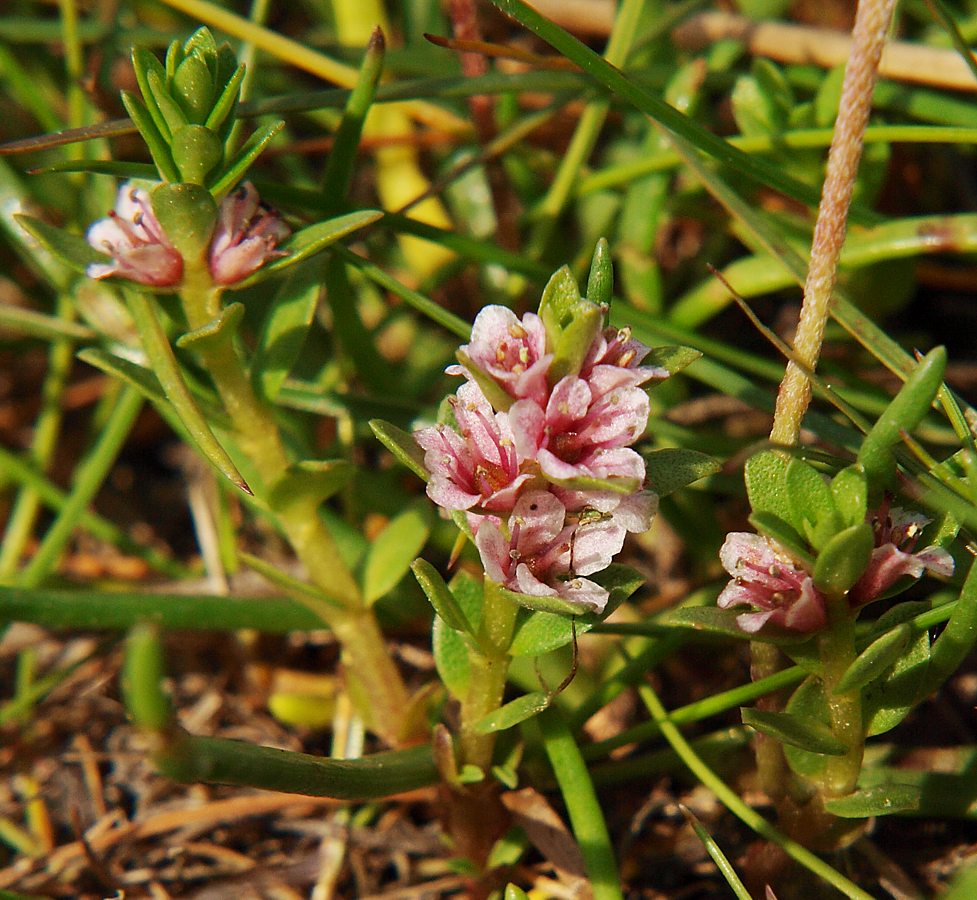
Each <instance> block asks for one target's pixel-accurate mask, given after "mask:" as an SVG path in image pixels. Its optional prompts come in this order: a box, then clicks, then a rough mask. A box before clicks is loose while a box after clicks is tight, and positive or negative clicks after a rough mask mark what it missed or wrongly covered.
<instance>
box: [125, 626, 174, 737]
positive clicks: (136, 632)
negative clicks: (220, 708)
mask: <svg viewBox="0 0 977 900" xmlns="http://www.w3.org/2000/svg"><path fill="white" fill-rule="evenodd" d="M165 674H166V673H165V669H164V664H163V643H162V641H161V640H160V636H159V630H158V629H157V628H156V627H155V626H151V625H137V626H136V627H135V628H133V630H132V631H131V632H130V634H129V640H128V641H127V642H126V655H125V662H124V664H123V670H122V692H123V695H124V696H125V704H126V710H127V711H128V713H129V716H130V717H131V718H132V721H133V722H135V723H136V725H137V726H138V727H139V728H142V729H145V730H146V731H154V732H162V731H164V730H165V729H166V728H167V727H168V726H169V725H170V723H171V721H172V719H173V709H172V707H171V705H170V700H169V697H168V696H167V695H166V694H165V693H164V692H163V677H164V675H165Z"/></svg>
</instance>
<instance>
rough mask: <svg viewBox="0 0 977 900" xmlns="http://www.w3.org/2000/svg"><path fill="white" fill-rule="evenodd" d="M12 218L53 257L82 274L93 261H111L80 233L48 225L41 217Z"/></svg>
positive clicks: (23, 216)
mask: <svg viewBox="0 0 977 900" xmlns="http://www.w3.org/2000/svg"><path fill="white" fill-rule="evenodd" d="M14 218H15V219H16V220H17V221H18V222H19V223H20V225H21V226H22V227H23V228H24V230H25V231H27V232H29V233H30V235H31V236H32V237H33V238H35V239H36V240H37V241H38V243H40V244H41V245H42V246H43V247H45V248H46V249H47V250H50V251H51V253H52V254H53V255H54V256H55V257H57V258H58V259H59V260H61V262H63V263H64V264H65V265H66V266H68V267H69V268H71V269H73V270H74V271H75V272H80V273H81V274H83V275H84V274H85V271H86V270H87V268H88V267H89V266H90V265H92V264H93V263H108V262H111V261H112V257H110V256H106V255H105V254H104V253H99V252H98V251H97V250H96V249H95V248H94V247H92V246H91V244H89V243H88V241H86V240H85V239H84V238H83V237H81V236H80V235H77V234H72V233H71V232H70V231H63V230H62V229H60V228H55V226H54V225H49V224H48V223H47V222H45V221H43V220H42V219H35V218H34V217H33V216H25V215H23V214H19V215H15V216H14Z"/></svg>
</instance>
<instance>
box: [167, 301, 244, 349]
mask: <svg viewBox="0 0 977 900" xmlns="http://www.w3.org/2000/svg"><path fill="white" fill-rule="evenodd" d="M243 318H244V304H243V303H229V304H228V305H227V306H225V307H224V308H223V309H222V310H221V311H220V314H219V315H218V316H217V318H215V319H213V320H211V321H210V322H208V323H207V324H206V325H201V326H200V327H199V328H195V329H194V330H193V331H188V332H187V333H186V334H181V335H180V336H179V337H178V338H177V339H176V341H175V344H176V346H177V347H179V348H180V349H181V350H194V351H202V350H207V348H209V347H215V346H217V345H218V344H223V343H224V342H225V341H229V340H231V339H232V338H233V337H234V335H235V334H237V330H238V328H239V327H240V325H241V320H242V319H243Z"/></svg>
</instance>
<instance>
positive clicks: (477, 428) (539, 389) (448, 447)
mask: <svg viewBox="0 0 977 900" xmlns="http://www.w3.org/2000/svg"><path fill="white" fill-rule="evenodd" d="M549 346H552V341H551V340H548V335H547V332H546V328H545V326H544V323H543V320H542V319H541V318H540V316H537V315H535V314H533V313H527V314H526V315H525V316H523V318H522V319H519V318H517V317H516V316H515V314H514V313H512V312H511V311H510V310H509V309H506V308H505V307H501V306H489V307H486V308H485V309H483V310H482V311H481V312H480V313H479V315H478V316H477V318H476V319H475V322H474V325H473V327H472V336H471V341H470V343H468V344H466V345H465V346H463V347H461V348H460V351H459V359H461V360H462V362H463V365H460V366H452V367H451V368H449V369H448V371H449V372H450V373H452V374H457V375H464V376H465V378H466V382H465V383H464V384H463V385H462V386H461V387H460V388H459V389H458V391H457V393H456V394H455V396H453V397H451V398H450V404H451V409H452V412H453V416H454V423H453V425H454V427H452V426H449V425H448V424H441V425H438V426H435V427H431V428H424V429H421V430H420V431H418V432H416V433H415V440H416V441H417V443H418V444H419V445H420V447H421V448H422V449H423V450H424V464H425V466H426V468H427V470H428V472H429V473H430V476H431V477H430V480H429V482H428V487H427V492H428V495H429V496H430V497H431V499H432V500H434V502H435V503H437V504H438V505H439V506H441V507H443V508H444V509H447V510H452V511H456V510H457V511H465V512H466V514H467V517H468V523H469V525H470V527H471V529H472V532H473V533H474V535H475V544H476V546H477V548H478V551H479V554H480V556H481V559H482V563H483V565H484V567H485V572H486V575H487V576H488V577H489V578H491V579H492V580H493V581H496V582H498V583H499V584H502V585H503V586H504V587H506V588H508V589H510V590H513V591H518V592H520V593H523V594H529V595H532V596H537V597H557V596H558V597H560V598H562V599H563V600H565V601H567V602H568V603H569V604H571V605H572V606H576V607H579V608H581V609H582V610H588V611H590V610H594V611H600V610H602V609H603V608H604V606H605V604H606V603H607V597H608V593H607V591H606V590H605V589H604V588H602V587H601V586H600V585H598V584H596V583H595V582H594V581H592V580H590V579H588V578H586V577H584V576H587V575H592V574H594V573H596V572H599V571H601V570H602V569H605V568H606V567H607V566H608V565H609V564H610V561H611V558H612V557H613V556H614V555H615V554H616V553H617V552H618V551H619V550H620V549H621V547H622V545H623V543H624V537H625V535H626V533H627V532H629V531H632V532H638V531H645V530H647V529H648V528H649V526H650V524H651V518H652V516H653V515H654V513H655V510H656V506H657V497H656V496H655V495H654V494H653V493H651V492H650V491H646V490H644V478H645V463H644V460H643V459H642V458H641V456H640V455H639V454H638V453H637V452H636V451H635V450H633V449H631V445H632V444H633V443H634V442H635V441H636V440H637V439H638V438H639V437H640V436H641V435H642V434H643V433H644V430H645V426H646V425H647V421H648V412H649V403H648V396H647V394H646V393H645V391H644V390H643V389H642V388H641V385H643V384H645V383H646V382H648V381H651V380H653V379H662V378H666V377H668V372H667V371H666V370H664V369H662V368H658V367H653V366H642V365H641V362H642V361H643V359H644V357H645V356H646V355H647V353H648V352H649V349H648V348H647V347H645V346H644V345H643V344H641V343H639V342H638V341H636V340H634V339H633V338H632V337H631V334H630V332H629V331H628V330H627V329H621V330H618V329H615V328H608V329H606V330H603V331H600V330H599V329H598V331H597V334H596V336H595V337H594V338H593V340H592V341H591V343H590V345H589V347H587V348H586V353H585V354H583V362H582V364H581V365H580V366H579V371H577V372H575V373H572V374H566V375H564V376H563V377H562V378H559V379H558V380H556V381H555V383H552V384H551V377H550V375H551V364H552V362H553V359H554V354H553V353H552V352H551V351H550V350H549V349H548V347H549ZM490 396H491V397H492V398H493V399H492V402H490V400H489V397H490ZM493 404H494V405H493Z"/></svg>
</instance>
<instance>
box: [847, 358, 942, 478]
mask: <svg viewBox="0 0 977 900" xmlns="http://www.w3.org/2000/svg"><path fill="white" fill-rule="evenodd" d="M946 363H947V355H946V349H945V348H944V347H934V348H933V349H932V350H930V352H929V353H927V354H926V356H924V357H923V358H922V359H921V360H920V361H919V364H918V365H917V366H916V367H915V369H913V371H912V373H911V374H910V375H909V377H908V378H907V379H906V383H905V384H904V385H903V386H902V387H901V388H900V390H899V393H898V394H896V396H895V397H893V399H892V402H891V403H890V404H889V405H888V406H887V407H886V409H885V412H883V413H882V415H881V416H879V418H878V420H877V421H876V423H875V425H874V426H873V427H872V430H871V431H870V432H869V433H868V434H867V435H865V439H864V440H863V441H862V446H861V449H860V450H859V451H858V461H859V463H861V465H862V466H863V467H864V468H865V474H866V477H867V478H868V483H869V485H870V486H871V487H872V489H873V490H874V491H879V490H881V489H882V488H884V487H886V486H888V485H889V484H890V483H891V481H892V478H893V477H894V473H895V464H896V463H895V457H894V456H893V452H892V451H893V448H894V447H895V446H896V445H897V444H898V443H899V442H900V440H901V439H902V438H901V434H902V432H903V431H912V430H913V429H914V428H915V427H916V426H917V425H918V424H919V423H920V421H921V420H922V418H923V416H925V415H926V413H927V412H928V411H929V409H930V407H931V406H932V405H933V400H934V399H935V398H936V394H937V392H938V391H939V389H940V386H941V385H942V383H943V373H944V372H945V371H946Z"/></svg>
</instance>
